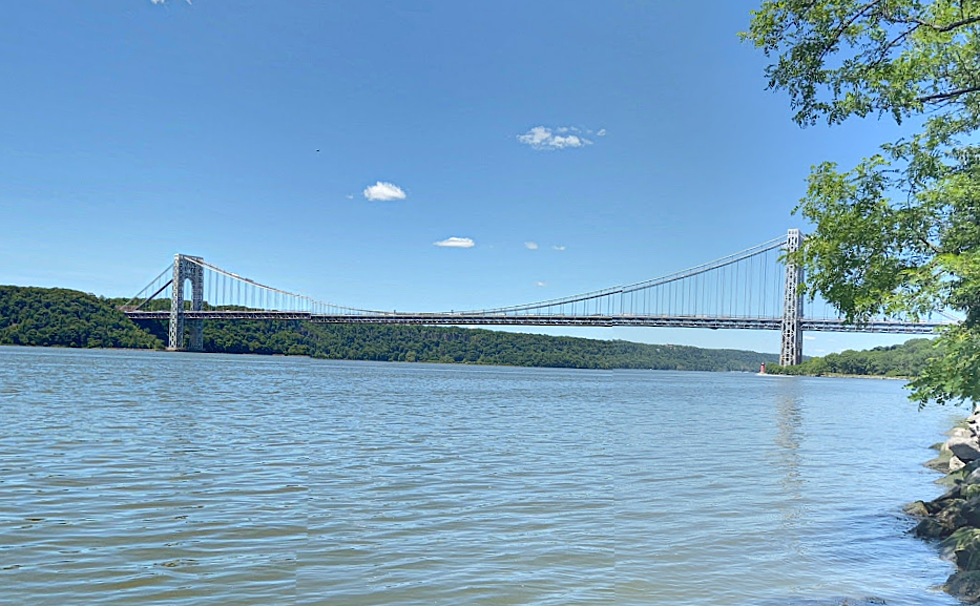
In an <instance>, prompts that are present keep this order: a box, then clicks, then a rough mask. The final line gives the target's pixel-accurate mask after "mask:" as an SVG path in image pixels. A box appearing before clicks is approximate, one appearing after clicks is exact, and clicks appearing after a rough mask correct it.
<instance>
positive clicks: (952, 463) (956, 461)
mask: <svg viewBox="0 0 980 606" xmlns="http://www.w3.org/2000/svg"><path fill="white" fill-rule="evenodd" d="M947 465H948V466H949V473H953V472H954V471H959V470H961V469H963V468H964V467H966V463H964V462H963V461H961V460H960V458H959V457H958V456H956V455H953V456H951V457H950V458H949V463H947Z"/></svg>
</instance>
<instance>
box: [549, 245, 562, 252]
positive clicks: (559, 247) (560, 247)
mask: <svg viewBox="0 0 980 606" xmlns="http://www.w3.org/2000/svg"><path fill="white" fill-rule="evenodd" d="M551 248H553V249H555V250H557V251H563V250H565V247H564V246H558V245H557V244H556V245H555V246H552V247H551Z"/></svg>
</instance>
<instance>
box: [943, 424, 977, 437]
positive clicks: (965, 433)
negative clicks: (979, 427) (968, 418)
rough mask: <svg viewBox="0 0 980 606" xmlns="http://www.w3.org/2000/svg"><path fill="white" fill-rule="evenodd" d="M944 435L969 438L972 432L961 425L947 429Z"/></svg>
mask: <svg viewBox="0 0 980 606" xmlns="http://www.w3.org/2000/svg"><path fill="white" fill-rule="evenodd" d="M946 435H947V436H949V437H951V438H969V437H972V436H973V432H972V431H970V430H969V429H964V428H962V427H954V428H952V429H950V430H949V431H947V432H946Z"/></svg>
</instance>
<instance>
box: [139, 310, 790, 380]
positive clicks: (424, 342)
mask: <svg viewBox="0 0 980 606" xmlns="http://www.w3.org/2000/svg"><path fill="white" fill-rule="evenodd" d="M141 323H142V324H145V325H146V328H147V330H148V331H150V332H151V333H153V334H155V335H157V336H158V337H159V338H161V339H166V330H167V326H166V323H164V322H145V323H143V322H141ZM204 349H205V351H207V352H212V353H253V354H286V355H308V356H312V357H316V358H326V359H332V360H376V361H391V362H442V363H461V364H487V365H507V366H548V367H556V368H598V369H611V368H646V369H651V368H652V369H658V370H705V371H755V370H757V369H758V368H759V364H760V363H761V362H767V363H771V362H774V361H775V360H776V358H777V356H775V355H774V354H759V353H755V352H750V351H739V350H709V349H700V348H697V347H684V346H678V345H646V344H642V343H631V342H628V341H598V340H593V339H581V338H573V337H552V336H546V335H528V334H517V333H506V332H495V331H490V330H479V329H463V328H435V327H426V326H358V325H350V324H342V325H327V324H315V323H310V322H303V321H270V320H234V321H230V320H227V321H226V320H205V322H204Z"/></svg>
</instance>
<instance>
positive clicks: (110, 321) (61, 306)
mask: <svg viewBox="0 0 980 606" xmlns="http://www.w3.org/2000/svg"><path fill="white" fill-rule="evenodd" d="M122 303H125V301H123V300H112V299H104V298H100V297H97V296H95V295H92V294H86V293H81V292H77V291H71V290H65V289H51V288H35V287H19V286H0V345H27V346H38V347H70V348H123V349H130V348H132V349H163V347H164V344H165V343H166V342H167V339H168V326H167V322H163V321H156V320H141V321H137V322H134V321H133V320H131V319H130V318H128V317H126V315H125V314H123V313H122V312H120V311H119V310H118V309H117V308H116V306H117V305H119V304H122ZM152 303H158V302H155V301H154V302H152ZM158 304H159V305H164V306H169V302H159V303H158ZM203 345H204V351H205V352H207V353H223V354H259V355H288V356H309V357H312V358H323V359H330V360H365V361H375V362H433V363H442V364H472V365H481V366H527V367H552V368H582V369H614V368H624V369H649V370H695V371H717V372H726V371H738V372H753V371H755V370H758V368H759V365H760V364H761V363H766V364H772V363H774V362H776V360H777V359H778V356H777V355H776V354H771V353H769V354H767V353H759V352H753V351H744V350H731V349H702V348H698V347H689V346H682V345H668V344H664V345H654V344H646V343H633V342H629V341H618V340H612V341H609V340H598V339H585V338H580V337H560V336H550V335H538V334H522V333H510V332H499V331H490V330H483V329H467V328H448V327H447V328H437V327H429V326H368V325H364V326H361V325H327V324H317V323H312V322H307V321H300V320H289V321H284V320H235V321H232V320H205V321H204V343H203Z"/></svg>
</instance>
